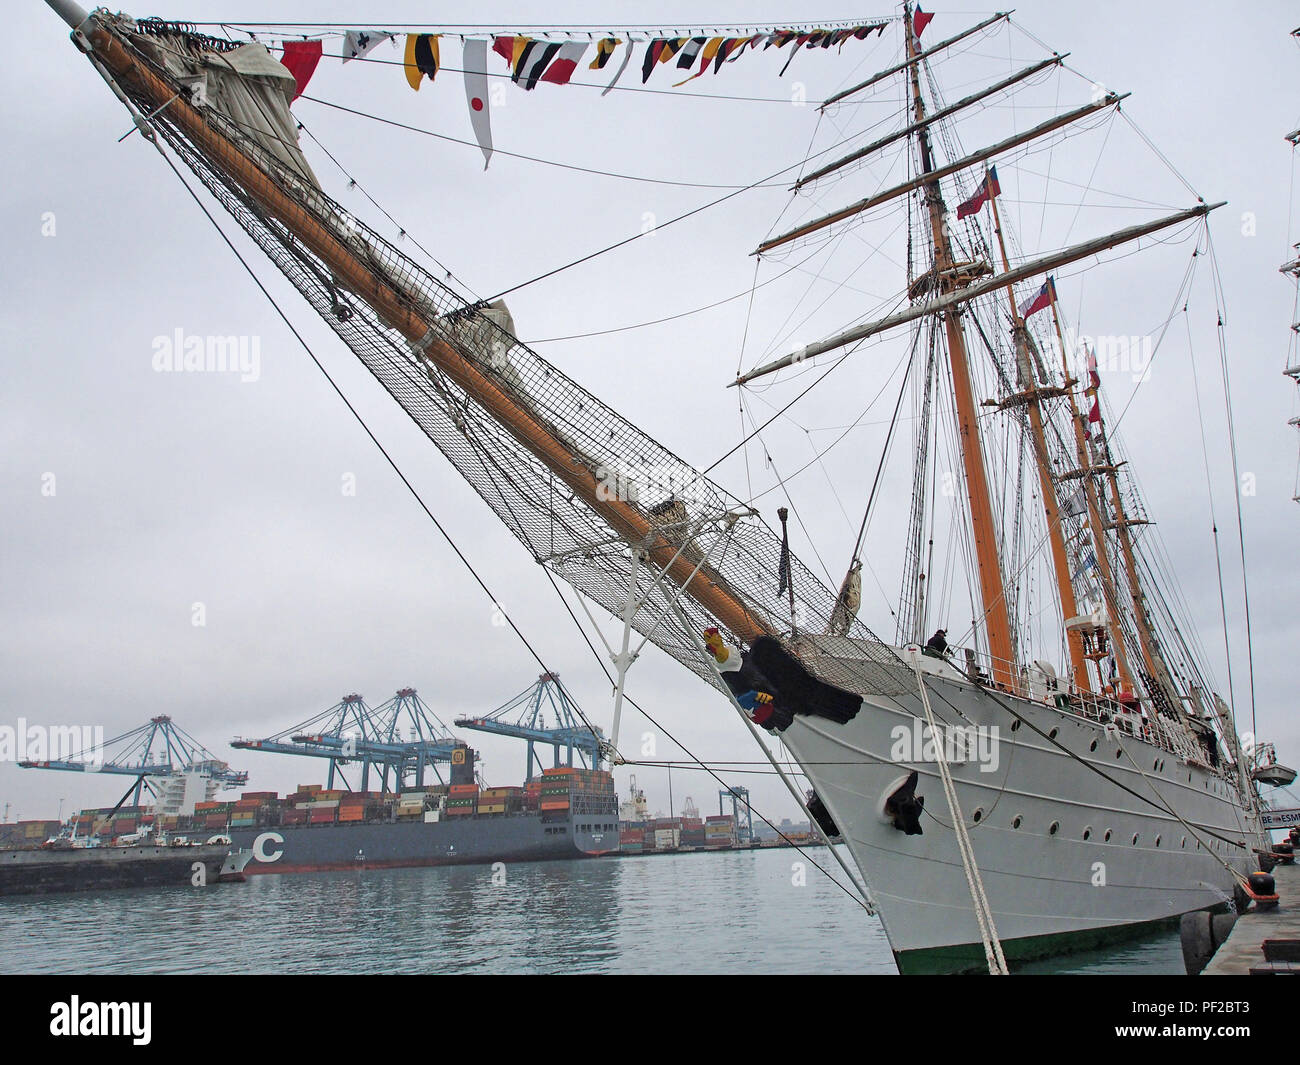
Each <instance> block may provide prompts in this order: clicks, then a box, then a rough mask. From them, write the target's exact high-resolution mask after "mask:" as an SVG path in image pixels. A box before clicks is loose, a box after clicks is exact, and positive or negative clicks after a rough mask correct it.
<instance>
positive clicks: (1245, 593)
mask: <svg viewBox="0 0 1300 1065" xmlns="http://www.w3.org/2000/svg"><path fill="white" fill-rule="evenodd" d="M1205 241H1206V247H1207V250H1208V252H1209V256H1210V277H1211V278H1212V279H1213V282H1214V295H1215V303H1216V306H1215V311H1216V314H1217V317H1218V325H1217V331H1216V336H1217V338H1218V342H1219V372H1220V373H1221V374H1222V376H1223V409H1224V412H1225V413H1226V415H1227V419H1228V451H1229V454H1230V455H1231V456H1232V481H1233V492H1232V497H1233V501H1234V502H1235V504H1236V509H1237V544H1238V546H1239V547H1240V549H1241V598H1242V609H1243V611H1244V613H1245V617H1246V672H1247V674H1248V678H1249V681H1250V730H1251V732H1255V731H1256V725H1255V650H1254V641H1253V640H1252V639H1251V632H1250V586H1249V583H1248V581H1247V579H1246V534H1245V529H1244V524H1243V521H1242V516H1241V496H1242V487H1243V486H1242V483H1241V469H1240V467H1239V466H1238V463H1237V430H1236V428H1235V426H1234V423H1233V418H1232V386H1231V384H1230V383H1229V374H1228V341H1227V337H1226V335H1225V333H1224V325H1225V323H1224V311H1223V305H1224V293H1223V278H1222V277H1221V276H1220V274H1219V260H1218V256H1216V255H1215V254H1214V240H1213V238H1212V237H1211V236H1210V230H1209V224H1208V222H1207V224H1206V229H1205ZM1234 718H1235V715H1234Z"/></svg>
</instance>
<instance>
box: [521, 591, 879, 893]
mask: <svg viewBox="0 0 1300 1065" xmlns="http://www.w3.org/2000/svg"><path fill="white" fill-rule="evenodd" d="M542 572H543V573H545V574H546V579H547V580H548V581H550V582H551V587H552V588H554V589H555V594H556V595H557V596H558V597H559V600H560V602H561V603H562V604H563V605H564V609H565V612H566V613H567V614H568V615H569V618H570V620H572V622H573V624H574V625H575V626H576V627H577V629H578V631H579V633H580V634H581V635H582V639H583V642H584V643H586V645H587V647H588V648H589V649H590V650H591V654H592V657H593V658H595V659H596V664H597V665H599V666H600V670H601V672H602V673H604V674H605V679H606V680H608V681H609V682H610V684H611V685H614V683H615V682H614V678H613V676H611V675H610V672H609V669H608V668H607V667H606V665H605V660H604V659H603V658H602V657H601V655H600V652H599V651H597V650H596V646H595V644H593V643H592V642H591V639H590V638H589V637H588V636H587V631H586V629H584V628H583V627H582V622H581V621H579V619H578V616H577V615H576V614H575V613H574V612H573V608H572V607H570V606H569V601H568V600H567V599H566V598H565V597H564V593H563V592H562V591H561V590H560V586H559V585H558V584H557V583H556V582H555V578H554V577H553V576H552V575H551V572H550V570H548V569H546V568H545V567H543V569H542ZM623 701H624V702H625V703H627V704H628V705H630V706H632V707H634V708H635V709H636V710H637V711H638V712H639V713H640V714H641V715H642V716H643V717H644V718H645V719H646V720H647V721H649V722H650V724H652V725H654V727H655V728H657V729H659V731H660V732H662V733H663V734H664V735H665V736H666V737H667V738H668V739H669V741H670V742H672V743H674V744H676V745H677V747H678V748H679V749H680V750H682V751H683V752H684V753H685V754H686V756H687V757H688V758H690V759H691V760H692V762H693V763H694V765H695V766H697V767H698V768H699V769H701V770H703V771H704V772H706V773H708V774H709V776H711V777H712V778H713V779H714V780H715V781H717V783H718V784H720V785H722V787H723V788H726V789H727V790H729V791H730V790H732V789H731V785H729V784H728V783H727V782H726V781H725V780H723V779H722V778H721V777H720V776H718V774H717V773H716V772H715V771H714V769H713V767H712V766H710V765H709V764H708V763H707V762H705V761H704V760H703V759H701V758H700V757H699V756H698V755H696V754H695V753H694V752H693V751H692V750H691V749H690V748H689V747H687V746H686V745H685V744H684V743H682V741H681V740H679V739H678V738H677V737H676V736H674V735H673V734H672V733H671V732H669V731H668V729H667V728H665V727H664V726H663V724H662V723H661V722H659V721H657V720H655V718H654V717H653V716H652V715H651V714H650V713H649V712H648V711H647V710H646V709H645V708H644V707H643V706H641V705H640V704H639V703H637V702H636V700H634V699H633V698H632V697H631V696H630V695H628V694H627V690H626V688H625V689H624V691H623ZM742 714H743V711H742ZM764 751H766V747H764ZM768 761H769V762H770V761H771V757H770V753H769V758H768ZM620 763H621V764H626V765H637V764H639V763H637V762H634V761H632V762H629V761H627V760H626V759H622V758H621V757H620ZM742 772H747V771H742ZM776 774H777V775H782V774H781V772H780V769H779V768H777V769H776ZM782 779H783V780H784V779H785V778H784V776H783V775H782ZM786 783H787V786H788V783H789V782H788V781H786ZM796 798H797V796H796ZM749 810H750V812H752V813H753V814H755V815H757V817H758V819H759V820H760V821H762V822H763V823H764V824H765V825H767V826H768V828H770V829H772V831H774V832H775V833H776V834H777V835H778V836H780V837H781V838H782V839H784V840H785V841H786V842H787V843H789V844H790V846H792V847H793V848H794V849H795V850H797V851H798V852H799V853H800V854H801V855H802V856H803V857H804V858H806V859H807V860H808V862H809V863H810V864H811V865H812V866H813V868H815V869H816V870H817V871H818V872H820V873H821V874H822V875H823V876H825V877H826V879H828V880H829V881H830V882H831V883H832V884H834V885H835V886H836V887H837V888H839V889H840V890H841V891H843V892H844V893H845V894H846V895H848V896H849V898H851V899H852V900H853V901H854V902H855V903H856V904H857V905H859V906H861V907H862V909H863V910H864V911H865V912H866V913H867V915H868V916H871V917H874V916H875V913H876V910H875V906H874V905H873V904H872V902H871V900H870V898H869V897H867V896H866V893H865V892H864V891H863V890H862V889H861V887H860V886H859V884H858V883H857V880H856V878H854V877H853V875H852V873H850V872H849V870H848V867H847V866H846V865H845V864H844V861H843V858H842V857H841V856H840V855H839V854H838V853H837V852H835V851H834V848H832V854H834V855H835V858H836V861H838V862H839V864H840V866H841V867H842V868H844V871H845V873H847V874H848V876H849V879H850V881H851V882H852V883H853V887H854V890H852V891H850V890H849V888H848V887H846V886H845V885H844V884H842V883H841V882H840V881H839V880H838V879H837V878H836V877H835V876H833V875H832V874H831V872H830V870H829V869H826V868H825V867H824V866H822V865H821V864H820V863H818V862H817V861H815V860H814V859H813V858H812V857H811V856H810V855H808V854H807V852H805V851H804V849H803V848H802V847H800V846H799V844H798V843H796V842H795V841H794V840H792V839H790V837H788V836H787V835H786V834H785V833H784V832H782V831H781V830H780V829H779V828H777V826H776V825H775V824H773V823H772V822H771V821H770V820H768V818H767V817H766V816H764V814H763V813H762V812H761V811H759V810H756V809H754V807H753V806H752V805H750V806H749Z"/></svg>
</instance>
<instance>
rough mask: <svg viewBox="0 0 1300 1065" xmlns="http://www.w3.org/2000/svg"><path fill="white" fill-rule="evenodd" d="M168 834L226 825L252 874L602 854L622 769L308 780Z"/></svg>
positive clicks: (210, 811) (173, 821)
mask: <svg viewBox="0 0 1300 1065" xmlns="http://www.w3.org/2000/svg"><path fill="white" fill-rule="evenodd" d="M163 820H164V826H165V827H166V828H167V829H168V830H169V831H178V832H180V831H186V830H188V831H221V832H223V833H224V834H226V835H228V836H229V837H230V839H231V841H232V842H233V844H234V845H235V846H237V847H239V848H241V849H244V850H248V851H250V852H251V853H252V861H251V862H250V863H249V865H248V867H247V869H246V870H245V872H246V873H247V874H249V875H256V874H273V873H312V872H322V871H328V870H341V869H384V868H405V867H415V866H432V865H464V864H472V863H489V862H498V861H500V862H530V861H532V862H535V861H557V860H568V859H576V858H594V857H597V856H599V855H602V854H609V853H613V852H616V851H617V850H618V848H619V829H618V799H617V796H616V795H615V792H614V778H613V776H612V775H611V774H610V773H608V772H605V771H602V770H590V769H579V768H570V767H559V768H554V769H546V770H543V771H542V775H541V777H540V778H538V779H535V780H533V781H530V782H528V783H527V784H525V785H524V786H523V787H497V788H480V787H479V786H478V784H477V783H457V784H431V785H426V786H423V787H419V788H414V789H411V790H406V791H402V792H400V793H393V792H389V793H384V792H375V791H343V790H338V789H327V788H324V787H321V786H319V785H302V786H300V787H299V789H298V790H297V791H296V792H294V793H292V794H290V795H286V796H284V797H283V798H281V797H280V796H278V795H277V794H276V793H274V792H245V793H244V794H243V797H242V798H240V799H239V800H238V801H235V802H229V803H221V802H206V803H198V804H196V808H195V812H194V815H193V817H191V818H181V817H176V818H164V819H163Z"/></svg>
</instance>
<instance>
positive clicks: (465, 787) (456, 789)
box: [447, 784, 478, 817]
mask: <svg viewBox="0 0 1300 1065" xmlns="http://www.w3.org/2000/svg"><path fill="white" fill-rule="evenodd" d="M477 808H478V785H477V784H453V785H452V786H451V787H450V788H448V789H447V816H448V817H468V816H472V815H473V813H474V811H475V810H476V809H477Z"/></svg>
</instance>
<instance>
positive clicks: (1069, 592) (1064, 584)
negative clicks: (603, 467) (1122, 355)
mask: <svg viewBox="0 0 1300 1065" xmlns="http://www.w3.org/2000/svg"><path fill="white" fill-rule="evenodd" d="M989 202H990V203H991V204H992V207H993V231H994V232H995V233H996V234H997V238H998V251H999V252H1000V253H1001V255H1002V269H1003V272H1004V273H1010V272H1011V263H1010V262H1009V261H1008V260H1007V241H1006V236H1005V235H1004V234H1003V232H1002V215H1001V213H1000V212H999V211H998V198H997V197H996V196H993V197H990V200H989ZM1007 302H1008V303H1009V304H1010V305H1011V323H1012V334H1013V336H1014V338H1015V345H1016V373H1017V379H1018V381H1019V384H1020V389H1021V391H1020V393H1019V395H1018V396H1016V397H1015V399H1016V401H1017V402H1021V403H1023V404H1024V405H1025V407H1026V408H1027V410H1028V412H1029V430H1030V437H1031V440H1032V443H1033V453H1034V465H1036V466H1037V467H1038V484H1039V488H1040V489H1041V492H1042V496H1043V516H1044V518H1045V519H1046V522H1047V536H1048V540H1049V541H1050V543H1051V547H1052V570H1053V571H1054V572H1055V574H1056V590H1057V594H1058V595H1059V596H1060V599H1061V620H1062V621H1068V620H1069V619H1070V618H1073V617H1075V616H1076V615H1077V614H1078V613H1079V607H1078V603H1077V602H1076V600H1075V597H1074V584H1073V582H1072V581H1071V580H1070V561H1069V558H1068V557H1067V555H1066V553H1065V533H1064V531H1063V530H1062V528H1061V504H1060V500H1059V499H1057V497H1056V482H1055V481H1054V480H1053V478H1052V466H1051V462H1050V461H1049V458H1048V454H1047V436H1046V434H1045V433H1044V432H1043V395H1044V392H1045V391H1048V390H1044V389H1040V388H1038V387H1037V386H1036V385H1035V384H1034V371H1033V367H1032V366H1031V365H1030V359H1029V345H1030V344H1032V343H1033V341H1032V340H1030V338H1029V330H1028V329H1026V328H1025V320H1024V318H1022V317H1021V315H1020V308H1019V307H1017V306H1016V293H1015V289H1014V288H1013V287H1012V286H1011V285H1007ZM1067 387H1068V379H1067ZM1055 391H1056V390H1054V389H1053V390H1050V393H1051V394H1054V393H1055ZM1065 638H1066V643H1067V645H1068V646H1069V650H1070V663H1071V665H1072V666H1073V669H1074V682H1075V684H1077V685H1078V686H1079V687H1080V688H1082V689H1084V690H1087V688H1088V682H1089V677H1088V660H1087V659H1086V658H1084V656H1083V634H1082V633H1080V632H1077V631H1075V630H1072V629H1067V630H1066V633H1065Z"/></svg>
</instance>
